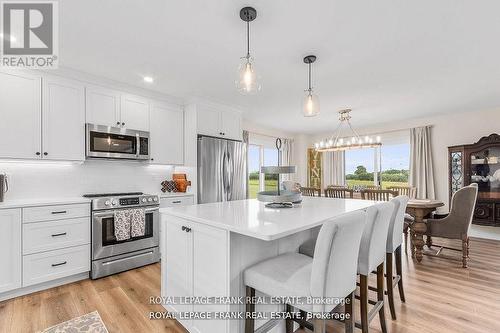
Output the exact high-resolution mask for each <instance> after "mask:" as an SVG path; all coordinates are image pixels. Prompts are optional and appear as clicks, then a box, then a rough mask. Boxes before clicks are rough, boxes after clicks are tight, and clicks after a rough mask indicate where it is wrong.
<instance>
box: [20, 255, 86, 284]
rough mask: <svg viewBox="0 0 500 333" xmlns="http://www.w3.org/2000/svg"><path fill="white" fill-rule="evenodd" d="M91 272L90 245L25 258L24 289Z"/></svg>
mask: <svg viewBox="0 0 500 333" xmlns="http://www.w3.org/2000/svg"><path fill="white" fill-rule="evenodd" d="M88 271H90V245H81V246H76V247H70V248H67V249H62V250H55V251H49V252H43V253H37V254H30V255H27V256H24V257H23V287H26V286H31V285H34V284H38V283H42V282H46V281H50V280H55V279H59V278H63V277H66V276H70V275H74V274H78V273H83V272H88Z"/></svg>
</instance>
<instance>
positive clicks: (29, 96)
mask: <svg viewBox="0 0 500 333" xmlns="http://www.w3.org/2000/svg"><path fill="white" fill-rule="evenodd" d="M41 94H42V93H41V77H40V76H38V75H31V74H25V73H17V72H15V73H14V72H12V73H11V72H0V158H29V159H36V158H40V157H41V126H40V124H41V119H40V117H41Z"/></svg>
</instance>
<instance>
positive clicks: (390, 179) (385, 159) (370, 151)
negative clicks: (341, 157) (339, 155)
mask: <svg viewBox="0 0 500 333" xmlns="http://www.w3.org/2000/svg"><path fill="white" fill-rule="evenodd" d="M385 139H386V140H385ZM384 141H385V142H384ZM408 141H409V140H408V135H407V134H406V132H405V133H396V135H394V134H393V135H392V136H388V137H387V138H383V142H384V144H383V145H382V147H381V148H367V149H357V150H347V151H346V152H345V173H346V184H347V185H348V186H349V187H351V188H352V187H356V186H367V185H381V186H382V188H383V189H385V188H387V187H390V186H405V185H408V179H409V173H410V172H409V170H410V144H409V142H408Z"/></svg>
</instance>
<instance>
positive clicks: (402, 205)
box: [385, 195, 409, 320]
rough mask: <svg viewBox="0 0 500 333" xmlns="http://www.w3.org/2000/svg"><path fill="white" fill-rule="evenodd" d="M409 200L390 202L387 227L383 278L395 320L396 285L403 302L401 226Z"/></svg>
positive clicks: (402, 199)
mask: <svg viewBox="0 0 500 333" xmlns="http://www.w3.org/2000/svg"><path fill="white" fill-rule="evenodd" d="M408 200H409V198H408V197H407V196H406V195H400V196H398V197H396V198H394V199H392V200H391V202H392V203H393V204H394V211H393V214H392V217H391V222H390V225H389V232H388V234H387V248H386V258H385V276H386V284H387V298H388V300H389V309H390V310H391V317H392V319H393V320H396V309H395V308H394V292H393V290H394V287H395V285H396V284H397V285H398V290H399V297H400V298H401V302H403V303H404V302H405V293H404V289H403V275H402V267H401V266H402V265H401V264H402V263H401V244H403V226H404V219H405V211H406V205H407V204H408ZM394 257H395V259H396V260H395V262H396V276H395V277H393V268H394V264H393V263H394V261H393V258H394Z"/></svg>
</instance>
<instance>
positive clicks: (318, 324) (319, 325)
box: [313, 319, 326, 333]
mask: <svg viewBox="0 0 500 333" xmlns="http://www.w3.org/2000/svg"><path fill="white" fill-rule="evenodd" d="M313 325H314V333H325V332H326V327H325V320H324V319H314V324H313Z"/></svg>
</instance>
